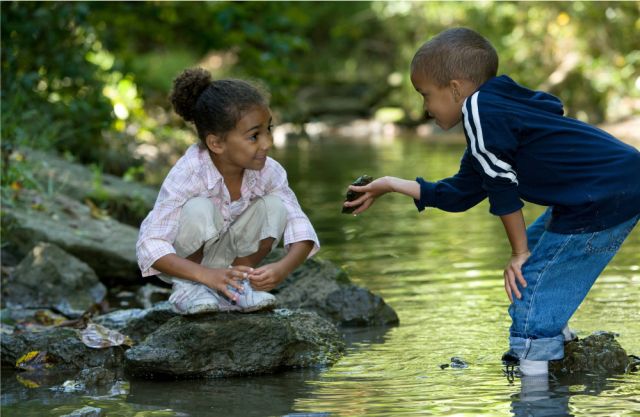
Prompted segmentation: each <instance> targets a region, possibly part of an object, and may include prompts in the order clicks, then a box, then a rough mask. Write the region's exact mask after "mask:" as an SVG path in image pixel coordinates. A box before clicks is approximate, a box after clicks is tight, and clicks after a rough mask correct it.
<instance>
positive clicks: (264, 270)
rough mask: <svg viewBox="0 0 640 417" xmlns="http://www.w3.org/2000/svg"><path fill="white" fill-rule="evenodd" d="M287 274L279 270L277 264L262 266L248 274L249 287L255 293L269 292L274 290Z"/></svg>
mask: <svg viewBox="0 0 640 417" xmlns="http://www.w3.org/2000/svg"><path fill="white" fill-rule="evenodd" d="M286 276H287V274H286V273H285V272H284V271H283V270H282V268H280V265H278V263H272V264H267V265H262V266H261V267H260V268H256V269H254V270H253V272H251V273H250V274H249V281H250V282H251V287H252V288H253V289H254V290H257V291H270V290H272V289H274V288H275V287H276V286H278V284H280V282H282V280H283V279H285V278H286Z"/></svg>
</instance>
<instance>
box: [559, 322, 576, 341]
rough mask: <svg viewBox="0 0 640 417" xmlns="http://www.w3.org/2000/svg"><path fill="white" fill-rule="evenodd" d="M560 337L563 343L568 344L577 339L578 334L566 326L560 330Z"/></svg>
mask: <svg viewBox="0 0 640 417" xmlns="http://www.w3.org/2000/svg"><path fill="white" fill-rule="evenodd" d="M562 336H564V341H565V342H570V341H572V340H575V339H577V338H578V334H577V333H576V332H575V330H573V329H571V328H570V327H569V325H568V324H567V325H566V326H564V329H562Z"/></svg>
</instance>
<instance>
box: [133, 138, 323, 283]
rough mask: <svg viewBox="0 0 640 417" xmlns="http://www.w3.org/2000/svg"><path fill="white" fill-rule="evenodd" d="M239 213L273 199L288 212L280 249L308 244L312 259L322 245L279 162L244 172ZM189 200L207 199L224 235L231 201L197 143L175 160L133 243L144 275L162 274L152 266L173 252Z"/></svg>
mask: <svg viewBox="0 0 640 417" xmlns="http://www.w3.org/2000/svg"><path fill="white" fill-rule="evenodd" d="M240 192H241V194H242V196H241V197H240V200H237V201H240V202H242V210H239V211H244V210H245V209H246V208H247V207H248V206H249V203H250V202H251V201H252V200H254V199H255V198H256V197H261V196H264V195H267V194H271V195H277V196H278V197H280V199H281V200H282V201H283V203H284V206H285V207H286V209H287V225H286V227H285V229H284V245H285V248H288V247H289V245H291V244H292V243H295V242H300V241H303V240H311V241H313V242H314V247H313V249H312V251H311V253H310V254H309V256H312V255H313V254H315V253H316V252H317V251H318V250H319V249H320V242H319V241H318V236H317V235H316V232H315V230H314V229H313V226H312V225H311V222H310V221H309V218H308V217H307V215H306V214H304V212H303V211H302V209H301V208H300V204H298V200H297V198H296V196H295V194H294V193H293V191H292V190H291V188H289V183H288V182H287V173H286V171H285V170H284V168H283V167H282V165H280V164H279V163H278V162H276V161H275V160H274V159H272V158H267V162H266V164H265V166H264V168H262V169H261V170H260V171H255V170H249V169H246V170H245V171H244V178H243V179H242V187H241V189H240ZM193 197H207V198H209V199H211V201H212V202H213V203H214V204H215V205H216V206H217V207H219V208H220V213H221V214H222V217H223V219H224V226H223V230H222V232H223V233H224V232H225V231H226V230H227V229H228V228H229V226H230V225H231V223H232V222H233V220H234V218H233V217H234V216H233V214H232V212H231V210H230V206H231V197H230V195H229V191H228V189H227V187H226V186H225V184H224V180H223V178H222V175H221V174H220V172H219V171H218V170H217V169H216V167H215V165H214V164H213V161H212V160H211V158H210V157H209V152H208V151H207V149H204V148H202V147H201V146H200V145H199V144H195V145H191V146H190V147H189V149H187V152H186V153H185V154H184V155H183V156H182V158H180V159H179V160H178V162H177V163H176V164H175V166H174V167H173V168H172V169H171V171H169V174H168V175H167V177H166V178H165V180H164V182H163V183H162V187H161V188H160V193H159V194H158V199H157V200H156V203H155V205H154V207H153V209H152V210H151V212H150V213H149V215H147V217H146V218H145V219H144V221H143V222H142V225H140V234H139V235H138V242H137V244H136V254H137V256H138V265H139V266H140V270H141V271H142V276H149V275H156V274H159V273H160V271H158V270H156V269H154V268H152V267H151V265H153V263H154V262H155V261H157V260H158V259H160V258H161V257H163V256H165V255H167V254H170V253H176V251H175V249H174V247H173V242H174V241H175V239H176V236H177V234H178V220H179V219H180V211H181V210H182V206H183V205H184V204H185V203H186V202H187V201H188V200H189V199H191V198H193Z"/></svg>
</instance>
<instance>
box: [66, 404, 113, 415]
mask: <svg viewBox="0 0 640 417" xmlns="http://www.w3.org/2000/svg"><path fill="white" fill-rule="evenodd" d="M105 415H106V414H105V412H104V410H103V409H101V408H98V407H91V406H88V405H87V406H84V407H82V408H78V409H77V410H74V411H72V412H71V413H69V414H63V415H61V416H60V417H103V416H105Z"/></svg>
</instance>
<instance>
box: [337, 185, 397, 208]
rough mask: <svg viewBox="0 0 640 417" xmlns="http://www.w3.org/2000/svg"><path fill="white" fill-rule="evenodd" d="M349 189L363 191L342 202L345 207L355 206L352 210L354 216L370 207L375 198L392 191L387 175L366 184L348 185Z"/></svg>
mask: <svg viewBox="0 0 640 417" xmlns="http://www.w3.org/2000/svg"><path fill="white" fill-rule="evenodd" d="M349 189H350V190H352V191H355V192H357V193H363V195H361V196H360V197H358V198H357V199H355V200H353V201H345V203H344V206H345V207H357V208H356V209H355V210H354V211H353V215H354V216H355V215H357V214H360V213H362V212H363V211H365V210H366V209H368V208H369V207H371V205H372V204H373V203H374V201H375V200H376V198H378V197H380V196H381V195H383V194H386V193H389V192H391V191H393V188H392V187H391V181H390V180H389V177H382V178H378V179H377V180H373V181H372V182H371V183H369V184H367V185H362V186H357V185H350V186H349Z"/></svg>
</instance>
